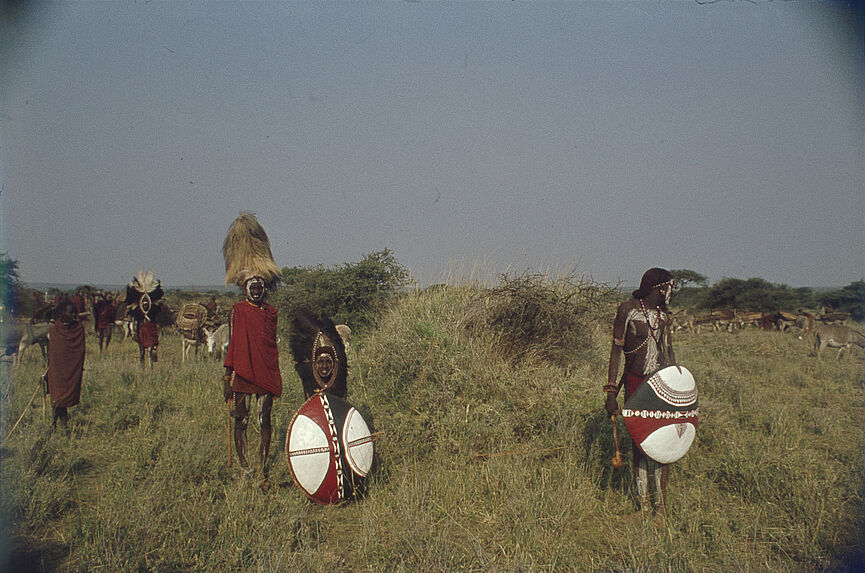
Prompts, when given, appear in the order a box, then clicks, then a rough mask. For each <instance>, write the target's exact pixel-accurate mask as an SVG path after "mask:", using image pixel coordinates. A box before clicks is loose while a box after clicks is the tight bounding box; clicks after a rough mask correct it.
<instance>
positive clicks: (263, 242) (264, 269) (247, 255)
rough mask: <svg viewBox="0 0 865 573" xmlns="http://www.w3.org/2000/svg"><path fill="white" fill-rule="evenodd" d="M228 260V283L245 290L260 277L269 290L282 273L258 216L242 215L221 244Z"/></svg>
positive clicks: (226, 270) (226, 282)
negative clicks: (253, 279) (250, 281)
mask: <svg viewBox="0 0 865 573" xmlns="http://www.w3.org/2000/svg"><path fill="white" fill-rule="evenodd" d="M222 256H223V257H224V258H225V284H227V285H228V284H236V285H237V286H239V287H240V288H241V289H243V287H244V285H245V284H246V282H247V281H248V280H249V279H251V278H252V277H261V279H262V280H263V281H264V284H265V285H266V286H267V287H268V288H273V286H274V285H275V284H276V283H277V282H278V281H279V277H280V270H279V266H277V264H276V261H274V260H273V253H271V251H270V240H269V239H268V238H267V233H265V232H264V228H263V227H262V226H261V223H259V222H258V219H256V218H255V215H253V214H252V213H241V214H240V216H238V217H237V219H235V220H234V222H233V223H231V226H230V227H229V228H228V235H226V237H225V242H224V243H223V244H222Z"/></svg>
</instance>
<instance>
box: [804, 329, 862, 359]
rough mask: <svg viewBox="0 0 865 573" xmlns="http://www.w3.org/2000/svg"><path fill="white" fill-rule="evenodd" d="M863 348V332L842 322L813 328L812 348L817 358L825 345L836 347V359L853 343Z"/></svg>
mask: <svg viewBox="0 0 865 573" xmlns="http://www.w3.org/2000/svg"><path fill="white" fill-rule="evenodd" d="M854 344H855V345H856V346H859V347H860V348H865V334H862V333H861V332H859V331H858V330H854V329H852V328H850V327H849V326H846V325H843V324H822V325H820V326H818V327H817V328H815V329H814V349H815V350H816V351H817V359H818V360H819V359H820V354H822V353H823V349H824V348H826V347H827V346H831V347H832V348H837V349H838V354H837V355H836V356H835V359H836V360H837V359H838V358H839V357H840V356H841V352H842V351H843V350H844V349H845V348H852V347H853V345H854Z"/></svg>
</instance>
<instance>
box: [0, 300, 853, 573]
mask: <svg viewBox="0 0 865 573" xmlns="http://www.w3.org/2000/svg"><path fill="white" fill-rule="evenodd" d="M473 301H475V293H474V292H473V291H472V289H470V288H450V289H441V290H437V291H435V292H427V293H418V294H413V295H409V296H406V297H404V298H403V299H402V300H401V301H400V302H399V303H398V304H397V305H396V306H395V307H394V308H393V309H392V310H391V311H390V312H389V313H388V314H387V315H386V316H385V317H384V318H383V319H382V321H381V323H380V325H379V327H378V329H377V330H375V331H374V332H371V333H368V334H367V335H366V336H363V337H358V338H356V339H354V340H352V350H351V353H350V354H349V359H350V364H351V372H350V374H349V401H350V402H352V403H353V404H354V405H355V406H356V407H357V408H358V409H359V410H360V411H361V412H362V413H364V415H365V417H366V418H367V420H368V421H370V422H371V423H372V425H373V426H374V430H375V431H376V432H379V434H378V437H377V441H376V450H377V464H376V468H375V472H374V474H373V475H372V476H371V478H370V480H369V484H368V491H367V494H366V495H365V497H364V498H363V499H361V500H359V501H356V502H352V503H347V504H344V505H342V506H338V507H322V506H318V505H315V504H313V503H312V502H310V501H308V500H307V499H306V498H305V497H304V496H303V495H302V493H301V492H300V491H299V490H298V489H297V488H296V487H295V486H293V484H292V480H291V475H290V472H289V470H288V468H287V465H286V461H285V455H284V453H283V443H284V439H285V431H286V427H287V425H288V422H289V421H290V419H291V417H292V415H293V413H294V411H295V410H296V409H297V407H298V406H299V405H300V404H301V403H302V391H301V387H300V382H299V380H298V379H297V377H296V375H295V373H294V369H293V368H292V365H291V362H290V358H289V355H288V346H287V340H285V338H284V337H283V341H282V355H281V359H282V372H283V381H284V389H285V390H284V393H283V396H282V397H281V398H280V399H278V400H277V402H276V405H275V407H274V428H275V432H274V444H273V447H272V451H271V453H272V456H273V465H272V469H271V472H270V481H271V483H272V487H271V488H270V490H269V491H267V492H265V491H262V489H260V488H259V487H258V483H257V481H256V480H255V479H253V478H249V477H247V476H245V475H244V474H243V473H242V472H240V470H239V468H238V467H237V464H236V463H235V464H234V465H233V466H232V467H231V468H228V467H226V465H227V464H226V461H227V459H226V458H227V445H226V437H227V436H226V422H227V412H226V407H225V404H224V402H223V401H222V396H221V381H220V374H221V367H220V365H219V363H218V362H217V361H216V360H199V361H196V362H188V363H185V364H184V363H181V361H180V340H179V338H177V337H175V336H171V335H168V334H163V335H162V344H161V345H160V361H159V363H158V364H157V365H156V368H155V369H154V370H153V371H144V370H142V369H141V368H140V367H139V366H138V357H137V349H136V348H135V346H134V344H133V343H132V342H130V341H127V342H120V343H118V342H117V341H115V342H114V343H113V344H112V346H111V348H110V350H109V351H108V352H106V353H103V354H99V353H98V350H97V348H96V346H95V340H94V339H93V337H92V335H91V336H90V337H89V339H88V357H87V362H86V365H85V367H86V371H85V380H84V389H83V392H82V402H81V404H80V405H79V406H77V407H75V408H73V409H72V410H71V417H72V423H73V430H72V433H71V436H69V437H67V436H65V435H63V434H62V433H61V432H54V433H52V432H50V431H49V425H50V417H51V416H50V408H49V412H47V413H46V415H45V417H43V412H42V404H41V399H40V398H37V400H36V401H35V402H34V404H33V405H32V406H31V407H30V408H29V409H28V410H27V412H26V413H25V415H24V418H23V420H22V422H21V424H20V425H19V427H18V428H17V429H16V430H15V432H14V433H13V434H12V436H11V437H10V438H9V439H7V440H5V441H4V442H3V443H2V450H0V456H2V457H0V461H2V465H0V509H2V515H3V519H4V523H3V531H4V533H5V542H6V545H5V547H4V554H5V558H6V560H7V561H6V563H4V565H5V569H8V570H10V571H42V570H45V571H54V570H58V571H226V570H245V571H334V570H336V571H382V570H386V571H559V570H574V571H695V572H701V571H707V572H708V571H713V572H714V571H749V572H751V571H846V570H849V571H855V570H857V569H858V568H861V567H863V566H865V557H863V541H865V539H863V521H862V517H863V483H865V482H863V476H865V455H863V444H865V439H863V433H865V400H863V398H865V378H863V366H862V361H861V356H851V355H848V356H846V357H842V359H841V360H839V361H836V360H835V359H834V351H832V352H826V353H825V354H824V357H823V360H822V361H820V362H818V361H817V360H816V357H815V355H814V351H813V348H812V344H813V342H812V341H811V340H808V339H806V340H798V339H796V338H795V337H794V336H792V335H789V334H782V333H777V332H760V331H742V332H737V333H734V334H728V333H709V334H702V335H688V334H683V335H681V336H679V337H677V338H676V339H675V341H674V342H675V346H676V349H677V356H678V357H679V360H680V362H681V363H682V364H684V365H686V366H687V367H688V368H689V369H691V371H692V372H693V373H694V375H695V378H696V379H697V382H698V387H699V391H700V413H701V421H700V428H699V429H698V432H697V440H696V442H695V444H694V446H693V447H692V449H691V451H690V452H689V453H688V455H687V456H686V457H685V458H683V459H682V460H681V461H680V462H678V463H677V464H675V466H674V467H673V469H672V472H671V481H670V490H669V496H670V498H669V502H670V507H669V511H668V514H669V515H668V519H667V521H666V523H665V524H664V525H663V526H661V527H653V526H652V525H651V524H650V523H648V522H642V521H639V520H637V521H634V520H628V519H626V518H625V516H626V515H627V514H630V513H631V512H633V511H634V510H635V509H636V507H637V506H636V502H635V492H634V487H633V479H632V477H631V474H630V463H629V462H630V456H629V445H628V443H627V442H628V440H626V439H622V445H623V450H624V451H623V454H624V456H625V459H626V460H627V463H626V464H625V467H624V468H621V469H616V470H614V469H613V468H611V466H610V463H609V462H610V458H611V456H612V454H613V435H612V427H611V424H610V421H609V419H607V418H606V417H605V415H604V413H603V409H602V404H603V396H602V391H601V386H602V385H603V384H604V383H605V379H606V367H607V357H608V354H609V339H610V328H611V327H610V321H611V317H612V314H611V312H612V310H610V314H609V315H608V316H600V317H598V319H597V321H595V322H594V323H592V324H589V325H587V326H586V329H587V332H586V333H585V334H586V336H587V337H588V340H589V341H590V343H589V344H588V345H587V346H586V347H585V348H582V349H581V350H580V351H579V354H580V355H579V356H577V357H576V358H575V360H574V361H573V362H572V363H571V364H569V365H568V366H566V367H562V366H555V365H551V364H548V363H546V362H545V361H544V360H543V359H540V358H539V359H537V360H533V359H531V356H529V357H527V358H525V359H523V360H520V361H518V362H514V361H513V360H511V359H510V358H509V357H508V356H507V355H505V354H504V353H503V352H502V351H501V346H500V345H499V340H498V339H497V337H496V333H495V332H493V331H490V330H478V329H472V330H467V329H466V320H467V316H468V315H469V314H470V313H469V309H470V308H471V307H472V305H473V304H475V303H474V302H473ZM283 320H284V318H283ZM37 354H38V352H35V351H31V354H30V356H29V358H28V359H27V360H25V363H24V364H22V365H21V366H19V367H16V368H15V369H14V370H11V371H10V370H9V369H8V368H7V367H5V366H4V370H3V378H2V383H0V390H2V411H0V432H2V433H0V437H5V436H6V434H7V433H8V431H9V429H10V428H11V427H12V424H14V422H15V420H17V419H18V417H19V415H20V414H21V413H22V411H23V410H24V406H25V404H26V403H27V400H28V399H29V398H30V396H31V394H32V392H33V391H34V389H35V388H36V382H37V380H38V379H39V376H40V374H41V372H42V368H43V367H42V364H41V361H40V359H39V358H38V356H37ZM249 431H250V445H251V446H253V447H254V446H255V445H256V444H257V439H258V438H257V435H256V434H255V433H254V431H253V429H252V428H250V430H249ZM624 435H625V433H624V428H623V427H622V426H620V437H621V438H624Z"/></svg>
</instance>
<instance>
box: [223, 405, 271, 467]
mask: <svg viewBox="0 0 865 573" xmlns="http://www.w3.org/2000/svg"><path fill="white" fill-rule="evenodd" d="M250 398H251V394H243V393H240V392H234V393H233V399H234V409H233V410H232V416H234V447H235V448H236V449H237V457H238V459H239V461H240V467H242V468H247V467H248V466H249V462H248V461H247V457H248V449H249V442H248V439H247V437H246V427H247V426H248V425H249V405H250ZM256 401H257V402H258V422H259V427H260V429H261V430H260V431H261V434H260V436H259V442H258V463H259V471H260V474H261V478H262V480H263V481H265V482H266V481H267V462H268V459H269V457H270V441H271V436H272V435H273V427H272V425H271V420H270V413H271V411H272V410H273V396H272V395H271V394H259V395H256Z"/></svg>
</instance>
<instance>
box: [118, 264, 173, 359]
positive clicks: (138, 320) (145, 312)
mask: <svg viewBox="0 0 865 573" xmlns="http://www.w3.org/2000/svg"><path fill="white" fill-rule="evenodd" d="M163 294H164V292H163V290H162V282H160V281H158V280H156V277H155V276H154V274H153V271H152V270H147V271H145V270H140V271H138V272H137V273H136V274H135V277H133V279H132V281H131V282H130V283H129V284H128V285H127V286H126V305H127V307H128V308H130V309H131V311H132V318H133V320H134V321H135V340H136V341H137V342H138V354H139V358H140V360H141V366H142V367H143V366H144V364H145V355H146V357H147V358H149V359H150V367H151V368H153V363H154V362H157V361H158V360H159V356H158V355H157V354H156V351H157V349H158V348H159V328H158V327H157V326H156V322H154V320H155V319H156V316H157V315H158V314H159V312H160V310H161V307H160V306H159V305H157V304H156V301H158V300H159V299H161V298H162V295H163Z"/></svg>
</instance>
